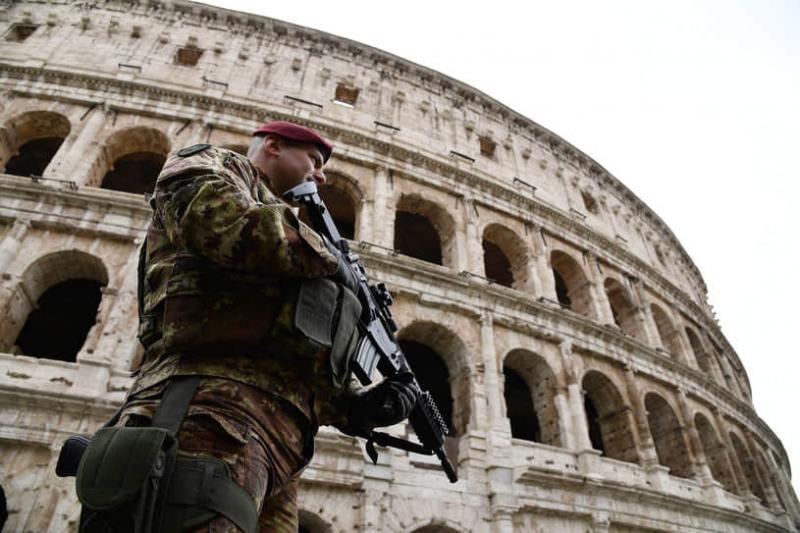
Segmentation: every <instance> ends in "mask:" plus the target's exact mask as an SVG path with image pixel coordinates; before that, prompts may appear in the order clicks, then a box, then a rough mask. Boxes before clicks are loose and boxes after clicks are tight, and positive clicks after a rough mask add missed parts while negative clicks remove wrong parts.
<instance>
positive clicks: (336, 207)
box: [300, 185, 356, 240]
mask: <svg viewBox="0 0 800 533" xmlns="http://www.w3.org/2000/svg"><path fill="white" fill-rule="evenodd" d="M319 196H320V198H322V201H323V202H325V205H326V206H327V208H328V209H329V210H330V213H331V218H332V219H333V222H334V223H335V224H336V229H338V230H339V234H340V235H341V236H342V237H344V238H345V239H351V240H352V239H354V238H355V235H356V209H355V206H354V205H353V202H352V201H351V200H350V197H349V196H347V194H345V193H344V192H342V191H341V190H340V189H337V188H336V187H332V186H331V185H322V186H321V187H320V188H319ZM300 220H302V221H303V222H305V223H306V224H308V225H311V220H310V219H309V218H308V214H307V213H306V210H305V209H303V210H301V211H300Z"/></svg>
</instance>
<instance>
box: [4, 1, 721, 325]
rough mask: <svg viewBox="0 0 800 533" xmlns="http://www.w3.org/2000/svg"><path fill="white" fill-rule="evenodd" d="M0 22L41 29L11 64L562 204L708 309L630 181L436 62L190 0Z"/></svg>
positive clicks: (10, 47) (93, 7) (8, 57)
mask: <svg viewBox="0 0 800 533" xmlns="http://www.w3.org/2000/svg"><path fill="white" fill-rule="evenodd" d="M0 21H2V22H6V23H11V22H26V21H27V22H30V23H33V24H35V25H38V27H39V28H38V29H37V31H36V32H35V33H34V34H33V35H32V36H31V37H30V38H29V39H28V40H26V42H25V46H24V47H23V46H20V45H19V44H18V43H13V42H8V41H2V42H0V57H2V58H3V62H4V63H6V64H7V65H8V66H12V65H13V66H16V67H23V68H24V67H27V69H29V70H30V69H44V70H47V71H48V72H52V71H63V72H64V73H70V74H71V75H73V76H79V75H81V74H85V75H87V76H90V77H92V76H94V77H97V76H102V77H108V78H112V79H116V80H120V81H131V82H135V83H137V84H142V85H145V86H150V88H151V90H152V92H153V95H152V97H151V98H152V99H153V100H155V99H158V98H159V95H160V96H161V97H162V98H161V100H162V101H161V102H157V103H154V102H152V101H150V102H142V106H143V108H144V109H146V108H148V107H149V108H150V109H151V111H152V112H153V113H161V114H164V113H176V114H177V113H182V114H183V115H185V116H187V117H188V118H187V120H189V119H198V118H199V119H200V120H203V121H204V122H205V123H206V124H207V125H208V126H209V130H211V129H227V130H232V131H238V132H241V133H246V132H247V131H248V129H249V128H250V127H251V124H252V123H253V122H256V121H258V120H261V119H263V118H267V117H269V116H274V115H275V114H276V113H285V114H289V115H293V116H295V117H297V118H299V119H304V120H307V121H310V122H312V123H314V124H315V125H316V126H317V127H319V128H320V129H322V130H324V131H325V132H326V133H327V134H328V135H330V136H331V137H333V138H334V140H337V141H339V144H340V146H343V147H344V146H346V145H350V146H353V145H358V144H361V143H368V144H371V145H372V146H373V147H375V146H377V147H378V148H382V147H383V148H385V147H386V146H390V147H391V149H392V150H393V151H392V155H393V156H394V157H395V158H402V157H405V158H406V159H407V160H408V161H409V162H410V163H412V164H413V165H414V166H416V167H425V168H426V169H427V170H428V171H432V172H433V173H441V174H445V173H451V174H453V175H454V176H456V178H457V179H460V180H461V181H463V182H464V185H466V186H467V187H474V185H475V182H474V180H476V179H477V180H479V181H480V182H481V184H482V185H483V186H484V187H485V188H486V189H487V190H490V191H496V192H497V193H500V194H502V195H504V196H506V197H508V198H510V199H512V201H513V199H514V197H515V196H516V197H518V198H517V199H516V200H517V202H515V203H518V202H519V201H521V202H522V203H523V204H524V205H526V206H527V207H528V209H531V207H533V208H534V209H535V206H537V205H539V206H547V207H548V208H552V209H554V210H555V212H557V213H558V214H560V215H563V216H565V217H568V218H569V219H570V220H571V221H572V222H574V224H575V227H576V229H578V230H580V231H585V232H589V233H594V234H597V235H600V236H602V238H603V242H605V243H607V244H608V245H610V246H613V247H614V248H615V250H616V251H617V253H618V254H621V255H622V256H623V257H627V258H630V259H638V261H640V262H641V264H642V265H647V266H648V267H649V268H652V269H653V270H654V271H655V272H657V273H658V275H660V276H663V277H664V278H665V279H666V280H669V282H670V283H671V284H672V285H674V286H676V287H677V288H679V289H680V290H681V291H683V292H685V293H686V294H687V295H688V297H689V298H690V299H691V300H693V301H695V302H696V303H697V304H698V305H699V306H700V307H701V308H703V309H704V312H705V313H707V314H710V310H709V309H708V307H707V303H706V285H705V283H704V281H703V279H702V276H701V275H700V273H699V271H698V269H697V268H696V267H695V265H694V263H693V262H692V260H691V259H690V258H689V256H688V254H687V253H686V252H685V250H684V249H683V248H682V246H681V245H680V243H679V242H678V240H677V239H676V238H675V236H674V235H673V234H672V232H671V231H670V230H669V228H668V227H667V226H666V225H665V224H664V223H663V222H662V221H661V219H660V218H659V217H658V216H657V215H656V214H655V213H653V212H652V211H651V210H650V209H649V208H648V207H647V206H646V205H645V204H644V203H643V202H641V201H640V200H639V199H638V198H637V197H636V196H635V195H634V194H633V193H632V192H631V191H630V190H629V189H627V188H626V187H625V186H624V185H623V184H621V183H620V182H619V181H618V180H616V179H615V178H614V177H613V176H611V175H610V174H609V173H608V172H607V171H606V170H605V169H603V168H602V167H601V166H600V165H599V164H597V163H596V162H595V161H593V160H592V159H591V158H589V157H588V156H586V155H585V154H583V153H581V152H580V151H579V150H578V149H577V148H575V147H573V146H571V145H570V144H569V143H567V142H566V141H564V140H563V139H561V138H560V137H558V136H557V135H555V134H554V133H552V132H550V131H548V130H547V129H545V128H543V127H541V126H540V125H538V124H536V123H534V122H533V121H531V120H529V119H527V118H525V117H523V116H521V115H520V114H518V113H516V112H514V111H513V110H511V109H509V108H508V107H506V106H504V105H502V104H500V103H499V102H497V101H495V100H493V99H492V98H490V97H488V96H486V95H485V94H483V93H481V92H479V91H477V90H476V89H474V88H472V87H469V86H467V85H466V84H463V83H461V82H458V81H456V80H453V79H451V78H448V77H447V76H444V75H442V74H439V73H437V72H435V71H432V70H430V69H427V68H424V67H421V66H419V65H416V64H414V63H411V62H408V61H405V60H403V59H400V58H398V57H396V56H393V55H391V54H388V53H386V52H383V51H380V50H377V49H375V48H371V47H369V46H365V45H362V44H360V43H356V42H353V41H350V40H347V39H344V38H340V37H337V36H333V35H330V34H326V33H323V32H319V31H316V30H311V29H308V28H303V27H299V26H295V25H292V24H288V23H285V22H281V21H277V20H273V19H269V18H265V17H258V16H255V15H249V14H244V13H238V12H234V11H230V10H224V9H220V8H215V7H211V6H206V5H202V4H197V3H193V2H148V3H129V2H116V1H111V2H106V3H99V2H97V3H91V2H90V3H82V4H60V5H53V4H51V5H48V8H47V10H46V11H45V10H42V4H40V3H35V2H18V3H14V4H11V5H10V6H8V7H6V8H5V9H4V10H3V11H2V12H0ZM54 42H60V43H62V45H60V46H53V43H54ZM187 47H188V48H191V49H196V50H201V51H202V54H201V55H200V57H199V60H198V61H197V64H196V65H195V66H182V65H177V64H176V54H177V53H178V51H179V50H180V49H181V48H187ZM76 83H78V84H80V83H84V82H82V81H78V82H76ZM87 85H89V84H87ZM339 87H341V88H344V90H350V91H357V97H356V100H355V103H354V104H353V105H352V106H347V105H338V104H337V102H334V98H335V96H336V94H337V88H339ZM170 89H172V90H175V91H183V92H185V91H189V92H192V93H194V94H196V95H198V96H199V95H203V96H204V97H206V98H207V100H205V101H204V102H203V98H200V100H201V102H199V103H200V105H198V106H197V107H198V108H196V109H187V106H186V105H185V104H184V105H180V104H179V105H177V106H174V107H171V108H170V107H169V106H165V105H164V103H165V102H168V101H169V100H170V99H171V96H170V95H169V91H170ZM350 94H351V95H352V94H353V93H352V92H351V93H350ZM123 96H124V95H123ZM129 103H135V102H129ZM194 104H195V105H197V104H198V102H194ZM253 115H258V116H253ZM346 150H347V148H346V147H345V148H344V152H343V155H346ZM470 180H471V181H470ZM534 189H535V190H534Z"/></svg>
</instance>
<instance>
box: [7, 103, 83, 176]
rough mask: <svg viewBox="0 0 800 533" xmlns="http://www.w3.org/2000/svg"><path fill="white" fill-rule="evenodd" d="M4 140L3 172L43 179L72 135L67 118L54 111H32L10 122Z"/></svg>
mask: <svg viewBox="0 0 800 533" xmlns="http://www.w3.org/2000/svg"><path fill="white" fill-rule="evenodd" d="M3 127H4V129H5V131H4V133H5V135H2V136H0V163H1V164H2V165H3V169H4V170H3V172H5V173H6V174H14V175H17V176H42V175H43V174H44V171H45V168H47V166H48V165H49V164H50V161H52V159H53V157H54V156H55V155H56V152H57V151H58V149H59V148H60V147H61V145H62V143H63V142H64V139H66V137H67V136H68V135H69V133H70V131H72V125H71V124H70V121H69V119H68V118H67V117H65V116H64V115H62V114H60V113H54V112H52V111H28V112H25V113H22V114H20V115H17V116H15V117H13V118H11V119H10V120H8V121H7V122H6V123H5V124H4V125H3Z"/></svg>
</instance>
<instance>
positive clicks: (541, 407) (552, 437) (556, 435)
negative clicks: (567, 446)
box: [503, 349, 562, 446]
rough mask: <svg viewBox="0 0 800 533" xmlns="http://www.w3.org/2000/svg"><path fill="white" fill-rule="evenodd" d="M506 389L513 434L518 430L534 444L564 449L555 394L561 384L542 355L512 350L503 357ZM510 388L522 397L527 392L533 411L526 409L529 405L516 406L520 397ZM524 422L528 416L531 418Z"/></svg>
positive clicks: (507, 408) (505, 393)
mask: <svg viewBox="0 0 800 533" xmlns="http://www.w3.org/2000/svg"><path fill="white" fill-rule="evenodd" d="M503 374H504V376H505V380H504V390H503V395H504V398H505V399H506V414H507V415H508V416H509V418H510V419H511V431H512V436H513V435H514V430H515V427H516V428H517V431H520V432H522V434H525V435H528V436H530V437H532V438H530V439H528V440H533V441H534V442H540V443H542V444H547V445H549V446H562V438H561V435H560V432H559V420H558V409H557V408H556V399H555V397H556V392H557V390H558V383H557V380H556V376H555V373H554V372H553V370H552V369H551V368H550V365H548V364H547V361H546V360H545V359H544V358H543V357H542V356H540V355H538V354H535V353H533V352H530V351H528V350H524V349H515V350H511V351H510V352H509V353H508V354H507V355H506V356H505V357H504V358H503ZM515 377H518V378H519V379H521V380H522V382H523V384H524V385H525V387H518V385H519V383H518V382H516V380H515ZM509 385H511V386H512V391H511V392H512V393H514V394H516V395H521V394H523V393H524V392H526V391H527V392H528V394H530V396H529V399H530V403H531V404H532V409H530V408H527V407H528V406H527V405H526V404H522V405H520V404H517V403H512V402H509V400H512V401H513V402H516V401H517V400H520V398H519V396H512V395H510V394H509V391H507V390H506V389H505V387H507V386H509ZM531 415H533V418H530V419H528V420H527V423H526V420H525V418H524V417H525V416H529V417H530V416H531Z"/></svg>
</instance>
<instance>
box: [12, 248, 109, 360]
mask: <svg viewBox="0 0 800 533" xmlns="http://www.w3.org/2000/svg"><path fill="white" fill-rule="evenodd" d="M107 284H108V270H107V269H106V267H105V265H104V264H103V262H102V261H101V260H100V259H99V258H97V257H95V256H93V255H90V254H88V253H85V252H82V251H79V250H67V251H60V252H54V253H51V254H47V255H45V256H42V257H40V258H39V259H37V260H36V261H34V262H33V263H31V264H30V265H29V266H28V267H27V268H26V269H25V271H24V272H23V274H22V276H21V280H20V283H19V284H18V285H17V286H16V287H15V288H14V289H13V294H12V296H11V298H9V301H8V304H7V306H6V309H5V310H4V313H3V314H4V316H6V317H8V318H7V320H5V321H3V324H2V325H0V343H2V344H0V349H1V350H3V351H9V350H11V349H13V350H14V351H15V352H17V353H25V354H26V355H33V356H37V357H43V358H48V359H58V360H63V361H74V360H75V357H76V356H77V354H78V352H79V351H80V349H81V347H82V346H83V343H84V341H85V340H86V336H87V334H88V333H89V330H90V329H91V327H92V326H93V325H94V324H95V321H96V314H97V310H98V308H99V305H100V299H101V297H102V288H103V287H105V286H106V285H107Z"/></svg>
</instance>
